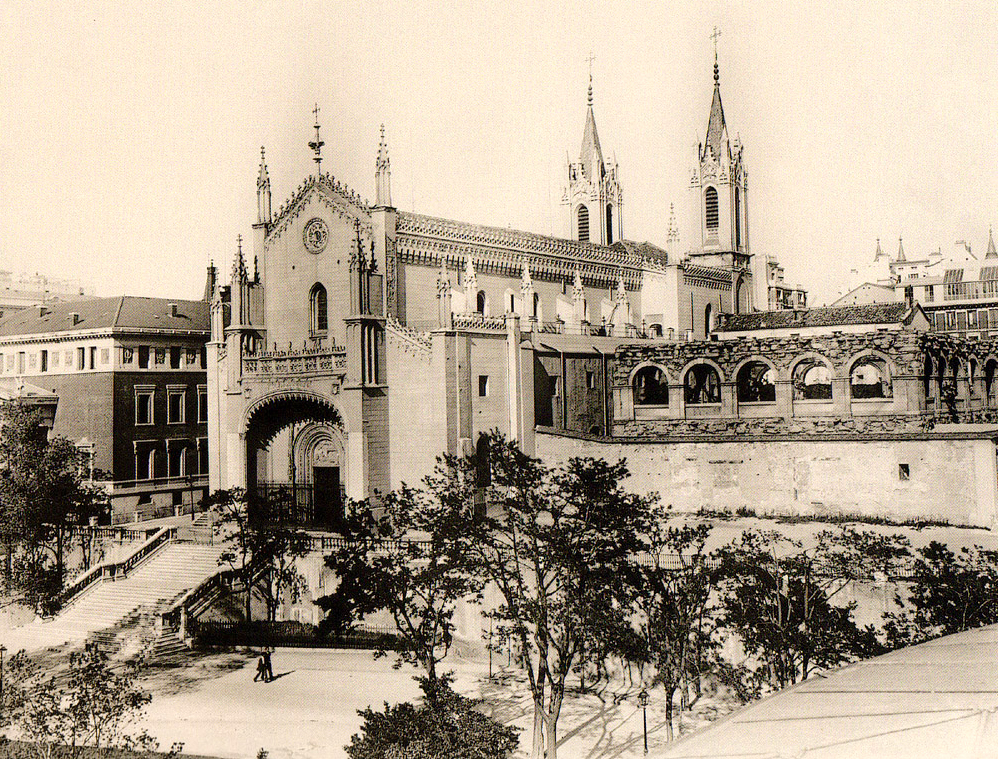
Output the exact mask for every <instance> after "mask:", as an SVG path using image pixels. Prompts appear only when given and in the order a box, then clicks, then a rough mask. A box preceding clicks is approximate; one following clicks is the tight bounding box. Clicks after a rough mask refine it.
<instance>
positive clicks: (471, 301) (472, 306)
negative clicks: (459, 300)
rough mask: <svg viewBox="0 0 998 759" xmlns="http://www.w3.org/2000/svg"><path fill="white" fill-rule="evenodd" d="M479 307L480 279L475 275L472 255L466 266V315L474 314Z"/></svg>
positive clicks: (469, 256) (469, 255)
mask: <svg viewBox="0 0 998 759" xmlns="http://www.w3.org/2000/svg"><path fill="white" fill-rule="evenodd" d="M477 306H478V277H477V276H476V275H475V264H474V262H473V261H472V260H471V253H469V254H468V260H467V262H466V263H465V266H464V310H465V312H466V313H469V314H471V313H474V312H475V311H476V310H477Z"/></svg>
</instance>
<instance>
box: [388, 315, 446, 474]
mask: <svg viewBox="0 0 998 759" xmlns="http://www.w3.org/2000/svg"><path fill="white" fill-rule="evenodd" d="M386 332H387V334H386V338H387V339H386V340H385V343H386V345H387V354H388V355H387V356H386V358H387V365H388V385H389V388H390V390H389V392H388V423H389V427H388V441H389V447H390V451H389V452H385V453H388V455H389V456H390V460H391V487H392V488H397V487H398V486H399V485H401V484H402V483H403V482H405V483H407V484H409V485H414V486H415V485H418V484H419V482H420V480H421V479H422V478H423V477H424V476H425V475H426V474H427V473H429V472H430V471H431V470H432V469H433V464H434V459H435V457H436V455H437V454H439V453H440V452H441V451H442V450H443V449H444V447H445V446H446V434H445V417H444V412H443V409H442V408H440V403H439V398H440V397H442V392H441V388H440V383H441V382H442V377H440V378H436V377H435V375H434V372H433V361H432V353H431V350H430V349H429V347H422V346H419V345H417V344H416V343H415V342H414V341H412V340H410V339H408V338H407V337H405V336H401V335H398V334H397V333H395V332H393V331H391V330H386ZM386 464H387V462H386V461H385V455H384V454H382V456H381V458H380V460H378V459H374V460H371V461H370V466H371V467H372V468H373V467H384V466H386Z"/></svg>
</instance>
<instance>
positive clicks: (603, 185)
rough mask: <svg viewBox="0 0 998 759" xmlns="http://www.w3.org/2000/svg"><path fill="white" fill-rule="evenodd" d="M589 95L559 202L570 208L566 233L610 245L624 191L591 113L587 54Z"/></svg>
mask: <svg viewBox="0 0 998 759" xmlns="http://www.w3.org/2000/svg"><path fill="white" fill-rule="evenodd" d="M588 60H589V95H588V108H587V111H586V125H585V128H584V129H583V132H582V149H581V150H580V151H579V160H578V161H577V162H575V163H573V162H572V161H571V159H569V160H568V161H567V163H568V186H567V187H566V188H565V192H564V195H563V196H562V199H561V202H562V205H565V206H568V209H569V226H568V229H569V237H570V238H571V239H573V240H581V241H583V242H594V243H598V244H600V245H611V244H613V243H615V242H617V241H618V240H620V239H621V238H622V237H623V233H624V232H623V230H624V226H623V223H622V221H621V208H622V206H623V195H622V193H621V191H620V183H619V182H618V181H617V162H616V160H611V161H607V160H604V158H603V150H602V148H601V147H600V142H599V135H598V134H597V132H596V117H595V116H594V115H593V74H592V62H593V60H594V58H593V56H592V55H590V56H589V58H588Z"/></svg>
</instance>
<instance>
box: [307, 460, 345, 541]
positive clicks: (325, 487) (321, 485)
mask: <svg viewBox="0 0 998 759" xmlns="http://www.w3.org/2000/svg"><path fill="white" fill-rule="evenodd" d="M312 486H313V498H314V499H315V521H316V522H317V523H318V524H320V525H328V526H329V527H331V528H335V527H338V526H340V525H341V524H342V523H343V496H342V492H341V491H340V468H339V467H338V466H315V467H313V468H312Z"/></svg>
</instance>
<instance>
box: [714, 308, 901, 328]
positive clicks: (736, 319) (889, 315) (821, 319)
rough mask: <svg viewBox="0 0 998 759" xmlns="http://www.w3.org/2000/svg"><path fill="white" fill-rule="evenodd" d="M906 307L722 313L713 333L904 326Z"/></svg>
mask: <svg viewBox="0 0 998 759" xmlns="http://www.w3.org/2000/svg"><path fill="white" fill-rule="evenodd" d="M910 311H911V309H910V307H909V306H908V304H906V303H901V302H897V303H870V304H867V305H859V306H834V307H827V308H807V309H797V310H793V309H785V310H780V311H759V312H756V313H751V314H724V315H722V316H723V318H720V317H719V323H718V326H717V330H716V331H717V332H748V331H752V330H762V329H790V328H805V327H834V326H839V325H847V324H900V323H907V320H908V318H909V316H910Z"/></svg>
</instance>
